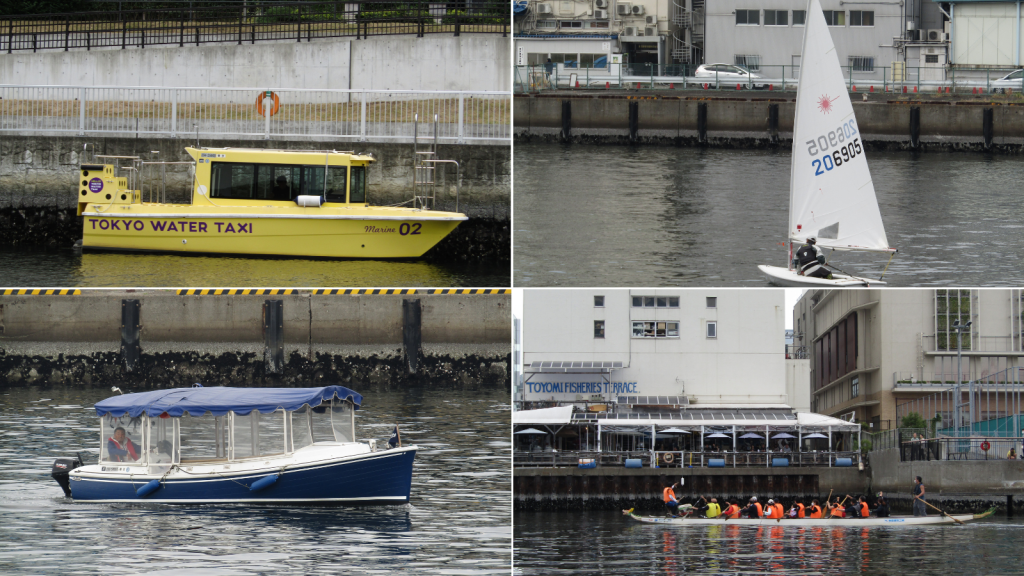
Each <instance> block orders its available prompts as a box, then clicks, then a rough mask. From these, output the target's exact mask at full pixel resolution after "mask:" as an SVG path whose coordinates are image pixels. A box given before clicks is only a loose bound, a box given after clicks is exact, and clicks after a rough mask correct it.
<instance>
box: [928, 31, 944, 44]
mask: <svg viewBox="0 0 1024 576" xmlns="http://www.w3.org/2000/svg"><path fill="white" fill-rule="evenodd" d="M924 39H925V40H927V41H929V42H940V41H941V40H942V30H928V32H927V33H926V34H925V37H924Z"/></svg>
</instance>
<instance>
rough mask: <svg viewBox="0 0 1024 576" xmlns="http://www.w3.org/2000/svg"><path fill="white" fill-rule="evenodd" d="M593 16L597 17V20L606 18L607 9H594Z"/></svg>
mask: <svg viewBox="0 0 1024 576" xmlns="http://www.w3.org/2000/svg"><path fill="white" fill-rule="evenodd" d="M594 18H597V19H598V20H607V19H608V11H607V10H594Z"/></svg>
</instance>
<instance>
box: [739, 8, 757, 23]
mask: <svg viewBox="0 0 1024 576" xmlns="http://www.w3.org/2000/svg"><path fill="white" fill-rule="evenodd" d="M736 24H737V25H740V24H742V25H746V26H758V25H760V24H761V11H760V10H737V11H736Z"/></svg>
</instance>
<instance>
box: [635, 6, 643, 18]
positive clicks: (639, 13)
mask: <svg viewBox="0 0 1024 576" xmlns="http://www.w3.org/2000/svg"><path fill="white" fill-rule="evenodd" d="M643 15H644V7H643V6H642V5H640V4H638V5H636V6H633V16H643Z"/></svg>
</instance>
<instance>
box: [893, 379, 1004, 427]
mask: <svg viewBox="0 0 1024 576" xmlns="http://www.w3.org/2000/svg"><path fill="white" fill-rule="evenodd" d="M1022 377H1024V368H1010V369H1008V370H1003V371H1000V372H997V373H995V374H990V375H988V376H985V377H983V378H979V379H977V380H971V381H968V382H962V383H961V384H960V385H959V386H956V385H953V386H951V387H949V388H947V389H945V390H942V391H940V392H936V393H934V394H929V395H927V396H923V397H921V398H914V399H912V400H907V401H905V402H902V403H900V404H897V406H896V417H897V420H902V418H903V417H904V416H907V415H909V414H912V413H913V414H917V415H919V416H921V417H922V418H923V419H924V420H925V422H926V423H927V424H928V427H929V429H930V431H931V434H930V435H932V436H954V437H972V436H985V437H1015V436H1019V435H1021V432H1024V413H1022V412H1024V378H1022Z"/></svg>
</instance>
